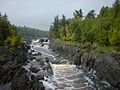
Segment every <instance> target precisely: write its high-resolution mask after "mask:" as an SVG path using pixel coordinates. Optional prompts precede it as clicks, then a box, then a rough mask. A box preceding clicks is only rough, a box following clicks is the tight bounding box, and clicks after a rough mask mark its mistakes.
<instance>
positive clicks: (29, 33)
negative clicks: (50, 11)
mask: <svg viewBox="0 0 120 90" xmlns="http://www.w3.org/2000/svg"><path fill="white" fill-rule="evenodd" d="M17 31H18V32H20V33H21V35H22V36H23V37H24V38H42V37H49V31H42V30H39V29H35V28H30V27H17Z"/></svg>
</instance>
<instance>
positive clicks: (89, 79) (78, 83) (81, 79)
mask: <svg viewBox="0 0 120 90" xmlns="http://www.w3.org/2000/svg"><path fill="white" fill-rule="evenodd" d="M31 46H32V48H31V49H32V50H34V51H35V52H37V53H38V52H41V54H42V55H41V58H43V59H44V58H46V57H48V58H49V59H50V61H51V67H52V69H53V76H50V77H44V78H45V80H44V81H42V82H43V84H44V86H45V89H46V90H108V87H109V84H108V83H107V82H105V81H101V80H99V79H98V78H97V77H96V76H95V75H94V74H91V73H90V72H87V71H85V70H83V69H78V68H76V65H74V64H61V63H59V64H55V63H54V62H56V61H61V58H57V54H55V53H54V52H52V50H51V49H49V48H48V47H49V46H48V45H44V46H43V47H41V46H40V45H39V44H34V43H32V44H31ZM35 52H34V53H35ZM34 62H35V60H34ZM38 74H40V72H39V73H38Z"/></svg>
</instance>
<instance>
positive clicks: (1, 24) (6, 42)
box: [0, 13, 21, 46]
mask: <svg viewBox="0 0 120 90" xmlns="http://www.w3.org/2000/svg"><path fill="white" fill-rule="evenodd" d="M20 44H21V36H20V35H19V33H18V32H17V30H16V26H14V25H11V23H10V22H9V20H8V16H7V15H6V14H4V15H1V13H0V46H19V45H20Z"/></svg>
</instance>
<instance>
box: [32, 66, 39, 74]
mask: <svg viewBox="0 0 120 90" xmlns="http://www.w3.org/2000/svg"><path fill="white" fill-rule="evenodd" d="M30 71H32V72H33V73H37V72H38V71H39V69H37V68H35V67H31V68H30Z"/></svg>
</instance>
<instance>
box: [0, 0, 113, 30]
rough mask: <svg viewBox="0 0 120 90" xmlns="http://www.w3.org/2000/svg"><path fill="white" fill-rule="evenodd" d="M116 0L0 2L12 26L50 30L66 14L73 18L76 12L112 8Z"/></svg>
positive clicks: (2, 10)
mask: <svg viewBox="0 0 120 90" xmlns="http://www.w3.org/2000/svg"><path fill="white" fill-rule="evenodd" d="M113 2H114V0H0V12H1V13H2V14H4V13H7V15H8V18H9V20H10V22H11V23H12V24H15V25H20V26H24V25H26V26H29V27H33V28H39V29H42V30H48V29H49V26H50V24H51V22H52V21H53V19H54V17H55V16H56V15H57V14H58V15H59V16H61V15H62V14H64V15H65V16H66V17H67V18H70V17H72V16H73V15H72V13H73V11H74V10H79V9H82V10H83V13H84V15H86V14H87V13H88V11H90V10H92V9H94V10H95V11H96V13H98V12H99V10H100V8H101V7H102V6H112V4H113Z"/></svg>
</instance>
